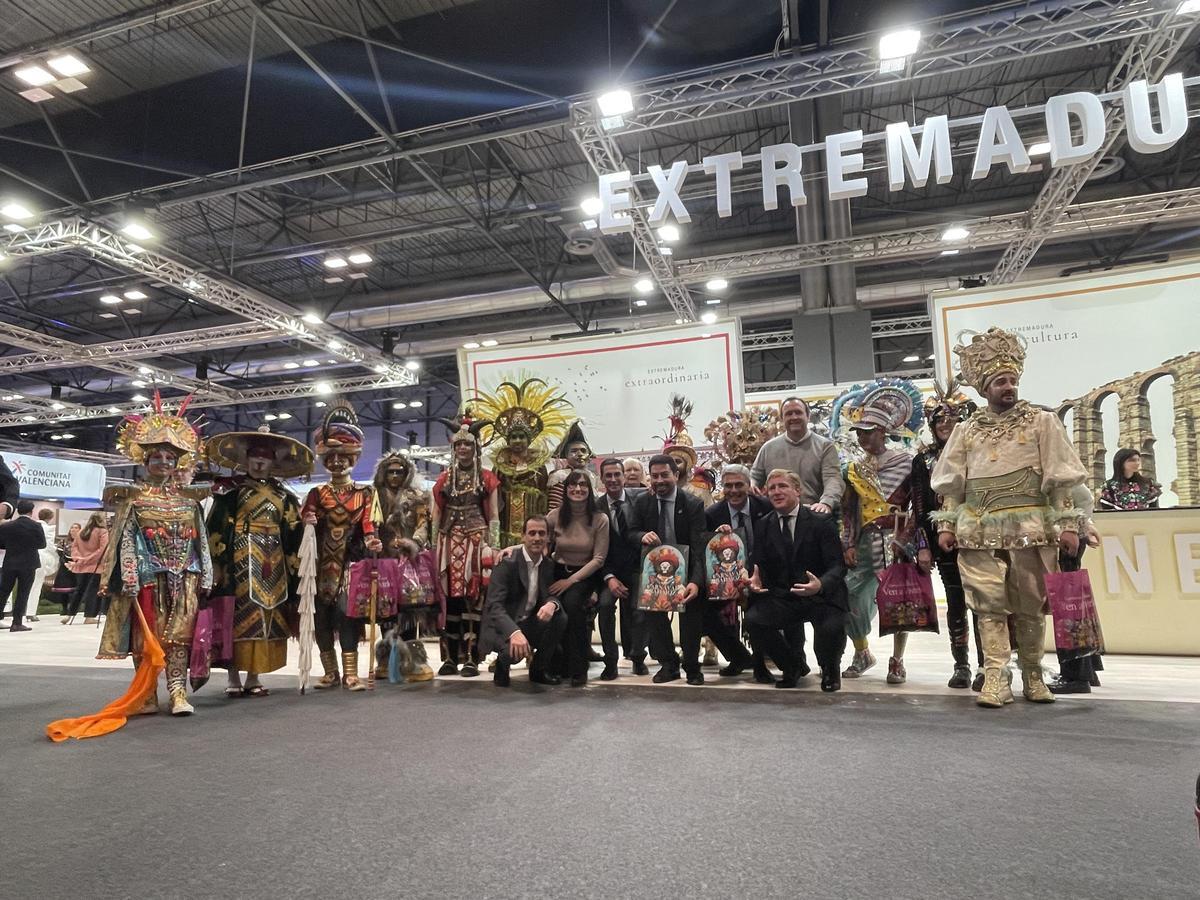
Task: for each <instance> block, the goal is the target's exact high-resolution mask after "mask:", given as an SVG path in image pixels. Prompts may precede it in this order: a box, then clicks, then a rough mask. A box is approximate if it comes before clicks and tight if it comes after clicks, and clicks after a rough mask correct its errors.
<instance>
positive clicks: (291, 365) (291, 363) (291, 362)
mask: <svg viewBox="0 0 1200 900" xmlns="http://www.w3.org/2000/svg"><path fill="white" fill-rule="evenodd" d="M283 367H284V368H285V369H298V368H300V363H298V362H295V361H294V360H288V361H287V362H285V363H284V364H283Z"/></svg>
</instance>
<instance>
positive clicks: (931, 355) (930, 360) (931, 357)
mask: <svg viewBox="0 0 1200 900" xmlns="http://www.w3.org/2000/svg"><path fill="white" fill-rule="evenodd" d="M933 358H934V357H933V354H932V353H930V354H929V355H928V356H927V357H925V359H926V360H927V361H928V362H932V361H933Z"/></svg>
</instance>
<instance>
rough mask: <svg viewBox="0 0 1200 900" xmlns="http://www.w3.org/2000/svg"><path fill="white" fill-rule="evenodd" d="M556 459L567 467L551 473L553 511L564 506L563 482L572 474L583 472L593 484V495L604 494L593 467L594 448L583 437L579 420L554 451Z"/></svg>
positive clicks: (551, 503)
mask: <svg viewBox="0 0 1200 900" xmlns="http://www.w3.org/2000/svg"><path fill="white" fill-rule="evenodd" d="M554 458H555V459H556V460H561V461H563V463H565V465H563V466H562V467H561V468H558V469H555V470H554V471H553V472H551V473H550V479H549V482H548V485H549V496H550V508H551V509H558V508H559V507H560V506H562V502H563V482H565V481H566V480H567V476H568V475H570V474H571V473H572V472H583V473H584V474H585V475H587V477H588V480H589V481H591V483H592V493H594V494H600V493H602V492H603V487H602V485H601V484H600V480H599V479H598V478H597V477H596V473H595V471H594V470H593V469H592V467H591V462H592V448H591V447H590V446H588V442H587V438H585V437H584V436H583V428H582V426H581V425H580V424H579V420H578V419H576V420H575V421H574V422H572V423H571V428H570V430H569V431H568V432H567V436H566V437H565V438H563V439H562V443H561V444H559V445H558V448H557V449H556V450H555V451H554Z"/></svg>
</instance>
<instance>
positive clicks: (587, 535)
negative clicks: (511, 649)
mask: <svg viewBox="0 0 1200 900" xmlns="http://www.w3.org/2000/svg"><path fill="white" fill-rule="evenodd" d="M563 492H564V495H565V497H566V501H565V502H564V503H563V505H562V506H560V507H558V508H557V509H554V510H552V511H551V512H550V515H549V516H547V517H546V520H547V522H548V523H549V525H550V542H551V551H550V552H551V556H552V557H553V558H554V583H553V584H551V585H550V593H551V594H552V595H553V596H555V597H557V598H558V602H559V603H561V604H562V608H563V610H564V611H565V612H566V614H567V633H566V635H565V636H564V637H563V644H564V646H565V648H566V664H567V665H566V669H567V674H568V675H569V676H570V677H571V686H572V687H582V686H583V685H585V684H587V678H588V657H589V656H590V655H591V654H590V650H591V637H592V635H591V630H592V621H591V617H590V616H589V610H590V607H591V602H592V597H593V596H594V595H595V593H596V592H597V591H598V590H599V589H600V567H601V566H603V565H604V558H605V557H606V556H607V555H608V516H606V515H604V513H602V512H600V511H599V510H598V509H597V508H596V496H595V494H593V493H592V482H591V480H590V479H589V478H588V476H587V473H586V472H584V471H582V470H576V471H574V472H572V473H571V474H570V475H568V476H567V479H566V481H564V482H563Z"/></svg>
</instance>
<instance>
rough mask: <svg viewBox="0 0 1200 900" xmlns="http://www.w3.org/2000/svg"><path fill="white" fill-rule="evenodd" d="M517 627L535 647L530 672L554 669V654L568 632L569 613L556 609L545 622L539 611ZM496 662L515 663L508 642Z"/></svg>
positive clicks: (507, 664)
mask: <svg viewBox="0 0 1200 900" xmlns="http://www.w3.org/2000/svg"><path fill="white" fill-rule="evenodd" d="M517 627H518V628H520V629H521V633H522V634H523V635H525V640H527V641H529V646H530V647H532V648H533V662H531V663H530V664H529V673H530V674H531V675H539V674H544V673H546V672H547V671H553V669H552V666H553V665H554V656H555V654H556V653H557V652H558V648H559V645H560V644H561V643H562V639H563V635H565V634H566V632H567V614H566V613H565V612H563V611H562V610H561V609H559V610H555V612H554V615H553V616H551V617H550V621H549V622H543V621H542V620H541V619H539V618H538V617H537V613H534V614H532V615H528V616H526V617H525V618H523V619H521V621H519V622H517ZM496 664H497V666H504V667H508V666H511V665H512V664H513V658H512V657H511V656H509V655H508V644H507V643H506V644H505V645H504V649H502V650H501V651H500V654H499V658H498V659H497V661H496Z"/></svg>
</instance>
